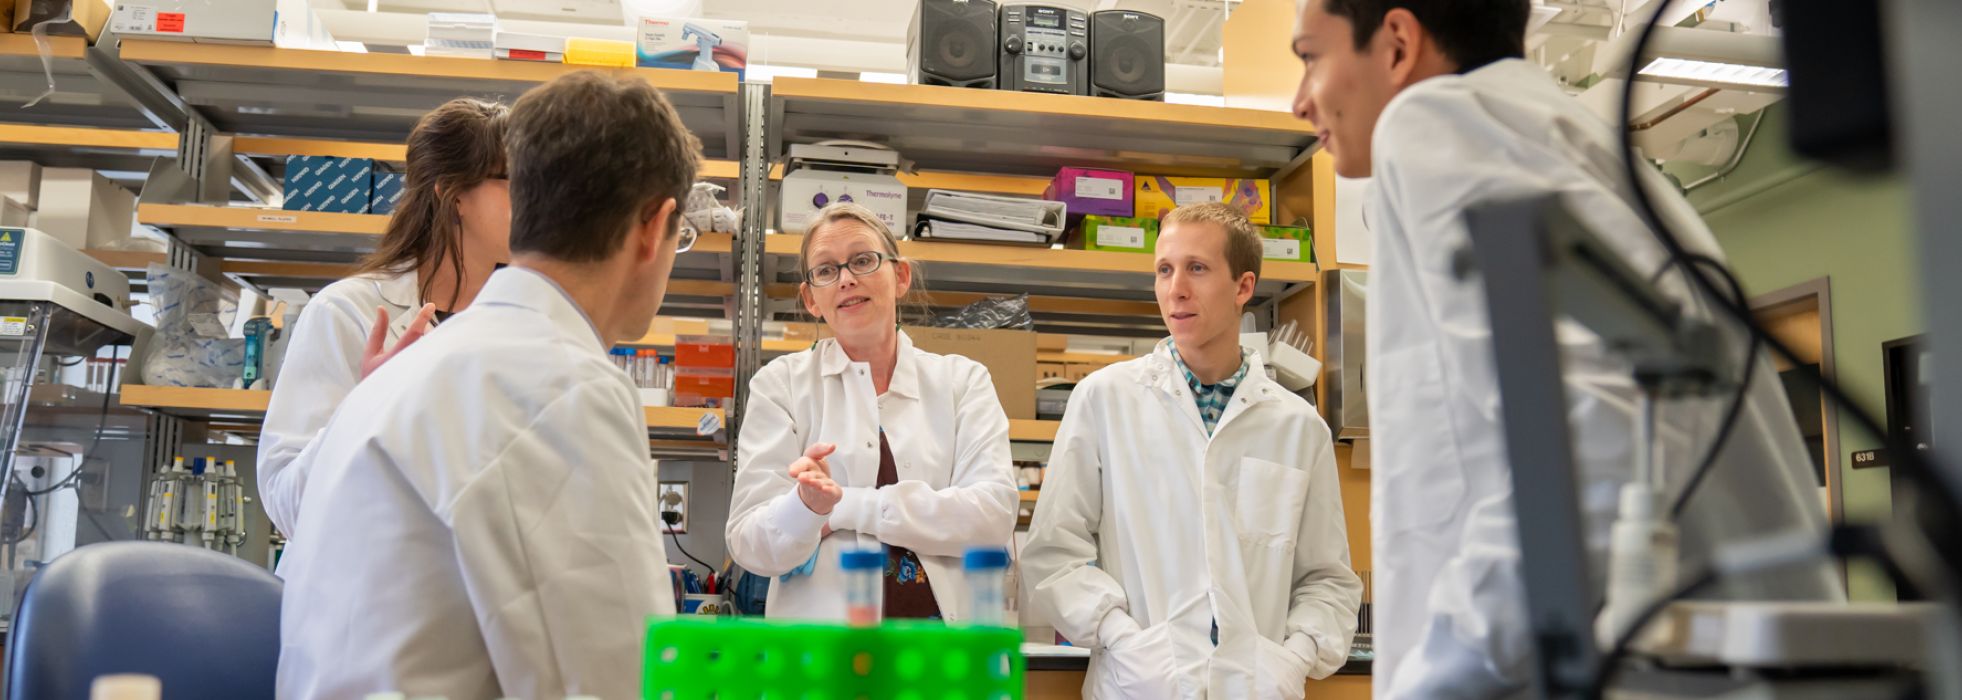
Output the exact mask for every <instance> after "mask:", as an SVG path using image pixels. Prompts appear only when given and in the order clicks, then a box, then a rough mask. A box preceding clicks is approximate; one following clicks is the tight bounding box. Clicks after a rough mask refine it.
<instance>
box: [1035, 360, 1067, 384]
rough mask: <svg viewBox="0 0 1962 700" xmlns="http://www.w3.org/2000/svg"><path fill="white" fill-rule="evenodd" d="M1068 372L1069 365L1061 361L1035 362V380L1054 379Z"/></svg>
mask: <svg viewBox="0 0 1962 700" xmlns="http://www.w3.org/2000/svg"><path fill="white" fill-rule="evenodd" d="M1068 372H1069V365H1067V364H1064V363H1061V362H1037V363H1036V381H1038V382H1039V381H1042V380H1044V379H1056V378H1059V377H1062V376H1063V375H1064V374H1066V373H1068Z"/></svg>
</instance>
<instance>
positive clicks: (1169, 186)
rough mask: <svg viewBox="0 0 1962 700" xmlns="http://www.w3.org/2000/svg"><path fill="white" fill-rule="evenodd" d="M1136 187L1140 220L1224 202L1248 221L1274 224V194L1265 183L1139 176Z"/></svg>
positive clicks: (1230, 179) (1206, 178)
mask: <svg viewBox="0 0 1962 700" xmlns="http://www.w3.org/2000/svg"><path fill="white" fill-rule="evenodd" d="M1136 183H1137V184H1136V185H1134V187H1136V189H1137V192H1136V195H1137V197H1136V202H1137V210H1138V211H1137V215H1138V218H1140V219H1158V218H1163V217H1164V216H1165V215H1166V214H1169V213H1171V212H1172V210H1173V209H1174V208H1177V207H1180V206H1186V205H1191V204H1202V203H1205V202H1226V203H1227V204H1231V205H1234V206H1236V207H1239V208H1240V210H1241V211H1244V212H1246V213H1247V220H1248V221H1251V222H1253V223H1256V224H1266V223H1272V222H1273V216H1274V190H1273V188H1272V187H1271V185H1270V183H1269V182H1268V181H1266V180H1243V179H1238V178H1224V177H1167V176H1164V175H1139V176H1137V180H1136Z"/></svg>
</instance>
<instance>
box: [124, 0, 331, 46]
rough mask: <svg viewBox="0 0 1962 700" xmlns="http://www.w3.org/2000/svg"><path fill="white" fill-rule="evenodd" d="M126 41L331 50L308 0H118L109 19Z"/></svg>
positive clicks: (322, 25) (323, 24)
mask: <svg viewBox="0 0 1962 700" xmlns="http://www.w3.org/2000/svg"><path fill="white" fill-rule="evenodd" d="M109 27H110V30H111V31H114V32H115V33H116V34H118V35H121V36H125V37H140V38H144V39H166V40H171V41H188V42H193V43H199V44H242V45H248V46H278V47H282V48H294V49H334V48H336V47H335V45H334V36H333V34H332V33H330V32H328V31H327V25H326V24H325V23H322V22H321V21H320V16H319V15H318V14H317V13H315V12H314V11H313V8H312V7H310V6H309V5H308V4H307V0H121V1H120V2H118V3H116V12H115V15H114V16H113V17H111V18H110V20H109Z"/></svg>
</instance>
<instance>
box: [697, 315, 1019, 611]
mask: <svg viewBox="0 0 1962 700" xmlns="http://www.w3.org/2000/svg"><path fill="white" fill-rule="evenodd" d="M749 387H750V389H749V403H748V405H747V406H746V407H745V409H744V412H743V425H742V439H741V440H739V441H738V442H737V456H736V462H737V465H738V467H737V470H736V486H735V493H734V495H733V498H732V499H731V503H730V506H729V523H728V530H727V536H728V543H729V556H730V557H731V558H733V559H735V560H736V563H738V564H741V565H742V567H743V568H744V569H746V570H748V571H749V572H750V573H753V574H756V575H760V576H770V577H776V576H779V575H782V574H784V573H787V572H789V571H791V570H793V569H796V568H797V567H799V566H801V565H803V564H804V563H805V562H806V561H808V560H809V559H810V557H811V552H813V551H817V552H818V553H819V554H818V559H817V565H816V568H815V569H814V570H813V571H812V572H811V573H809V574H805V575H799V576H793V577H791V578H789V579H787V580H776V581H773V582H772V583H771V585H770V597H769V600H768V602H767V608H766V610H767V614H768V615H769V616H770V617H773V618H796V619H815V620H842V619H844V617H845V588H844V578H843V574H842V570H840V569H839V568H838V555H839V553H840V552H841V551H844V550H846V549H854V548H876V547H878V546H879V544H880V543H881V542H883V543H886V544H892V545H897V546H900V547H906V548H908V549H911V550H913V552H914V553H915V554H917V555H919V558H920V564H921V566H922V567H924V568H925V569H926V574H927V582H928V584H929V585H930V586H931V587H932V588H933V597H934V600H935V602H937V603H939V606H940V613H941V616H942V617H943V618H944V619H947V620H950V621H958V620H961V619H964V613H965V610H963V608H964V606H965V605H966V604H967V602H966V601H967V590H968V587H967V584H966V581H965V579H964V578H963V577H962V570H961V557H962V555H964V554H966V553H967V550H968V549H969V548H971V547H1004V548H1005V547H1008V546H1009V543H1010V540H1011V539H1012V538H1013V537H1014V533H1015V515H1016V508H1017V503H1018V499H1017V497H1016V491H1015V482H1014V480H1013V479H1012V478H1011V476H1010V474H1011V470H1012V461H1011V459H1010V457H1009V451H1008V418H1007V416H1006V415H1004V414H1003V413H1002V409H1001V401H1000V400H999V399H997V398H996V397H995V385H994V382H993V380H991V379H990V378H989V375H988V369H987V368H986V367H983V366H981V364H980V363H977V362H975V361H973V360H970V359H968V358H965V357H961V356H958V355H936V354H933V353H930V352H926V351H924V350H920V349H917V348H915V347H913V340H912V339H911V338H908V337H907V336H906V334H905V333H903V332H902V333H900V334H899V358H898V362H897V364H896V365H895V366H894V368H893V373H892V382H891V383H890V385H889V386H888V387H887V390H886V393H885V395H883V396H879V395H877V394H876V393H875V391H874V389H873V385H872V376H871V369H870V365H868V364H867V363H864V362H853V361H851V358H849V357H846V356H845V351H844V350H843V349H842V348H840V347H838V342H837V341H836V340H829V339H827V340H823V341H820V342H819V343H818V345H817V347H816V348H813V349H810V350H806V351H804V352H799V353H795V354H791V355H785V356H783V357H779V358H777V359H776V360H774V361H772V362H770V364H768V365H765V366H764V367H763V369H762V370H760V371H758V372H757V373H756V376H755V378H753V379H751V380H750V384H749ZM881 427H884V429H885V435H886V440H887V442H888V443H889V444H890V446H891V447H892V455H893V460H894V463H895V464H894V466H895V467H896V468H897V470H898V472H899V483H896V484H893V485H891V486H886V487H883V488H875V487H874V484H876V483H878V478H879V430H880V428H881ZM819 442H829V443H832V444H835V445H837V446H838V450H837V451H836V452H833V453H832V454H831V456H830V457H829V458H828V459H827V460H826V461H827V463H828V464H830V465H831V478H832V479H834V480H836V481H837V482H838V484H839V485H840V486H842V487H844V491H845V495H844V500H842V501H839V503H838V505H837V506H836V507H835V508H833V509H832V511H831V514H830V515H829V516H828V517H827V516H823V515H818V514H816V513H813V512H811V510H810V508H808V507H806V506H805V505H804V501H803V500H802V499H800V498H798V496H797V489H796V485H797V482H796V481H795V480H793V479H791V478H790V471H789V470H790V464H791V463H792V462H795V461H797V459H798V458H799V457H802V456H803V455H804V450H805V449H806V448H807V447H809V446H810V445H812V444H814V443H819ZM826 523H829V524H830V525H831V529H832V530H833V532H832V534H831V536H830V537H827V538H824V539H823V541H822V542H820V541H819V537H818V536H819V534H820V532H821V531H822V529H823V527H824V525H825V524H826Z"/></svg>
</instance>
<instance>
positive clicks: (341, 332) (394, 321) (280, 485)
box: [258, 270, 421, 539]
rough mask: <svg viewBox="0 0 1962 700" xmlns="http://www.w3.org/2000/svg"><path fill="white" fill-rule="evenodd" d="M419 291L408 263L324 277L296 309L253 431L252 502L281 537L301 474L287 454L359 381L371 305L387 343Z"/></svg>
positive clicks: (295, 507) (295, 509) (403, 328)
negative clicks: (384, 325) (255, 478)
mask: <svg viewBox="0 0 1962 700" xmlns="http://www.w3.org/2000/svg"><path fill="white" fill-rule="evenodd" d="M420 297H421V293H420V291H419V290H418V288H417V281H416V273H415V271H414V270H411V271H409V272H407V273H404V274H399V275H396V274H386V273H378V274H368V275H361V276H357V277H349V278H347V279H344V280H340V281H338V282H335V283H333V284H330V285H327V288H326V289H322V290H320V293H319V294H315V295H313V298H312V299H310V300H308V301H307V305H306V308H304V309H301V310H300V318H299V320H298V321H295V322H294V324H293V329H292V333H293V337H292V340H291V341H290V342H289V343H288V345H287V350H286V360H285V362H284V363H283V364H281V365H280V372H279V377H278V381H276V382H274V383H273V390H272V404H271V405H269V406H267V407H266V420H265V423H264V425H263V426H261V429H260V432H259V464H258V470H259V502H260V503H262V504H264V506H265V509H266V516H267V517H268V518H270V519H271V520H272V523H273V526H275V527H278V528H279V531H280V532H281V533H284V534H285V535H286V536H287V538H289V539H290V538H292V537H293V528H294V525H295V524H297V523H298V522H299V519H300V518H299V510H300V496H301V494H302V493H304V492H305V490H306V480H307V477H306V472H305V471H304V470H303V469H298V468H295V462H294V460H295V459H296V458H298V457H299V456H300V451H301V450H304V449H306V447H307V444H308V443H310V442H313V437H314V435H315V434H317V433H319V432H320V429H321V428H324V427H326V426H327V417H328V416H331V415H333V414H334V407H336V406H339V405H341V399H343V398H346V397H347V394H348V392H349V391H353V390H354V385H355V384H356V383H357V382H360V381H361V356H362V353H363V351H364V350H365V349H366V347H367V345H368V329H369V328H371V327H373V326H374V323H375V308H376V307H381V308H385V309H387V310H388V343H389V345H390V346H393V345H394V344H395V341H396V340H397V339H400V338H401V337H402V334H403V333H405V332H407V331H408V329H409V323H410V322H412V321H414V320H415V311H416V309H417V307H419V306H421V303H420V302H419V301H418V299H419V298H420Z"/></svg>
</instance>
